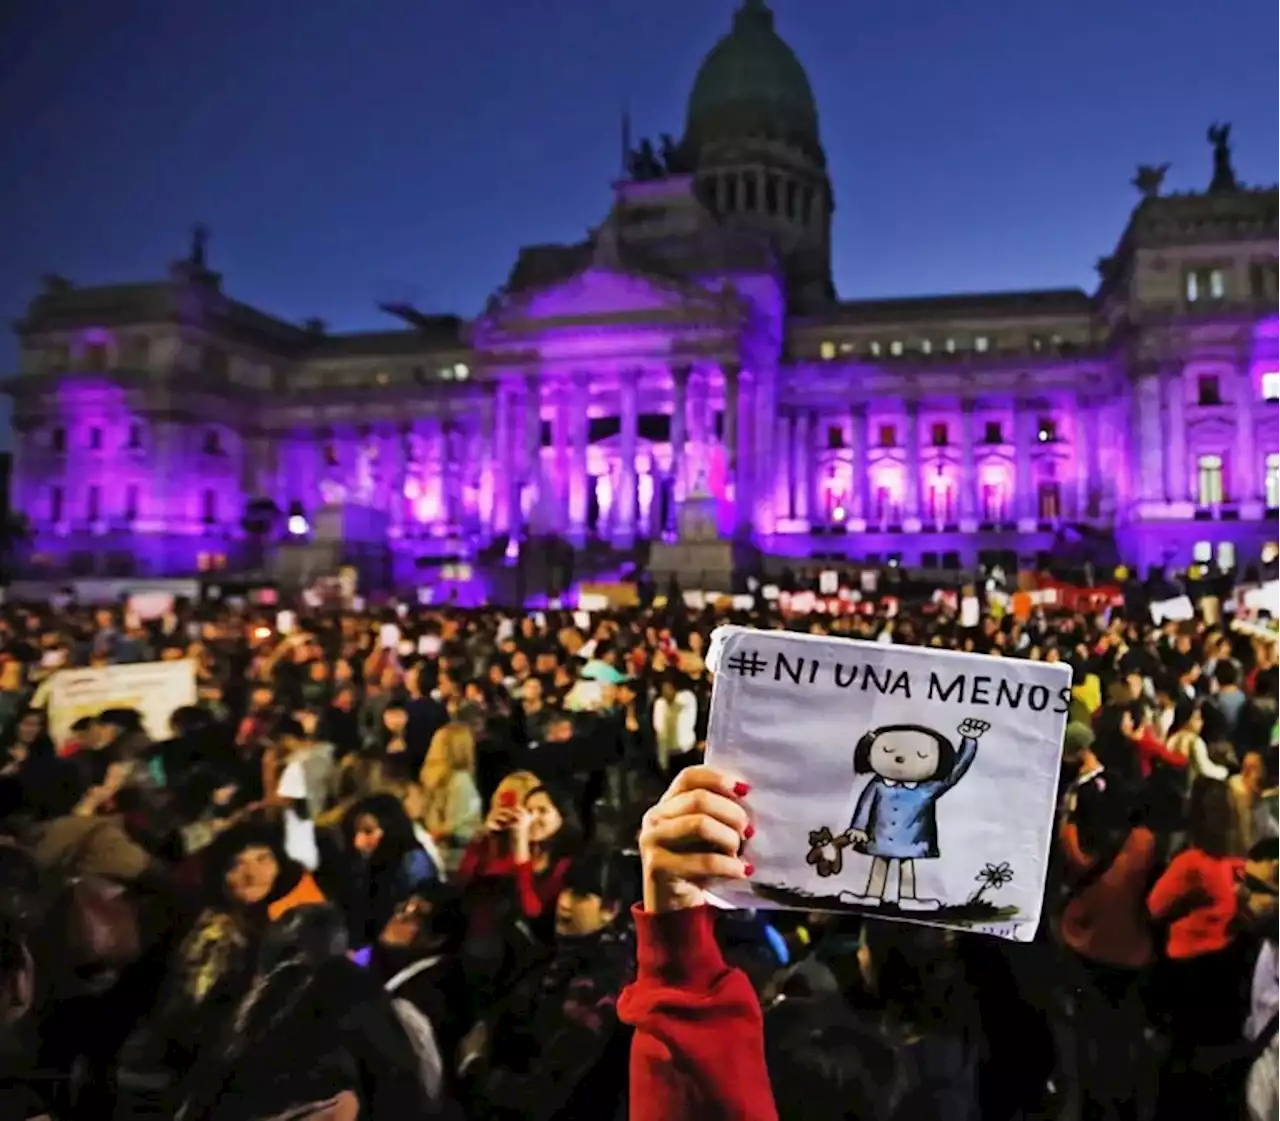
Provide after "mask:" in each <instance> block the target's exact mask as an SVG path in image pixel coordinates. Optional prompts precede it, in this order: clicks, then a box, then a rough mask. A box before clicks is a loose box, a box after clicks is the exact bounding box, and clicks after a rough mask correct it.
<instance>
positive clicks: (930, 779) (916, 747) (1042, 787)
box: [707, 627, 1071, 942]
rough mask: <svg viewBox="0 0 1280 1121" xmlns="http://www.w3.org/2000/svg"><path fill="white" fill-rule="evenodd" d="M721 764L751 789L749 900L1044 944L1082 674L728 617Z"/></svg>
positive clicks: (715, 719) (720, 670)
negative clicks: (1066, 758)
mask: <svg viewBox="0 0 1280 1121" xmlns="http://www.w3.org/2000/svg"><path fill="white" fill-rule="evenodd" d="M707 664H708V666H709V668H710V669H712V671H713V672H714V673H715V686H714V690H713V692H712V697H711V712H710V717H709V727H708V732H707V761H708V762H709V763H711V764H712V765H713V766H716V767H721V768H724V769H725V770H728V771H731V772H733V773H734V774H736V775H738V776H740V777H741V778H742V779H743V781H745V782H746V783H748V784H749V786H750V793H749V794H748V795H747V799H746V805H747V808H748V810H749V812H750V814H751V821H752V824H753V825H754V826H755V835H754V836H753V837H752V839H751V841H750V842H749V843H748V844H747V846H746V850H745V853H744V855H745V858H746V859H748V860H749V861H750V862H751V863H752V864H753V865H754V866H755V870H754V874H753V876H752V878H751V879H750V880H749V881H747V883H746V884H737V883H734V884H728V885H722V887H721V888H719V889H717V895H718V897H719V899H720V901H721V902H723V903H725V904H726V905H729V906H733V907H744V908H752V907H760V908H770V907H773V908H784V909H794V910H802V911H854V912H858V913H860V914H868V915H876V916H883V917H885V918H893V919H901V920H906V921H915V922H924V923H928V924H931V925H937V926H946V927H953V928H957V929H963V930H974V931H980V932H982V933H986V934H994V935H998V936H1000V937H1003V938H1010V939H1015V940H1017V941H1022V942H1025V941H1029V940H1030V939H1031V938H1032V936H1033V935H1034V933H1035V929H1036V925H1037V923H1038V922H1039V918H1040V910H1041V905H1042V901H1043V895H1044V884H1045V869H1046V865H1047V861H1048V855H1049V848H1050V844H1051V842H1052V832H1053V818H1054V812H1055V809H1056V803H1057V790H1058V773H1059V765H1060V760H1061V755H1062V735H1063V730H1064V728H1065V727H1066V721H1067V706H1068V703H1069V701H1070V698H1071V671H1070V669H1069V668H1068V667H1067V666H1065V665H1062V664H1052V663H1045V662H1032V661H1023V660H1018V659H1013V658H989V657H985V656H982V655H977V654H960V653H955V652H953V651H944V650H938V649H934V648H928V647H910V646H895V645H881V644H877V643H867V642H854V641H851V640H848V639H837V638H827V637H823V636H816V635H804V634H793V633H790V632H786V631H757V630H751V629H748V628H745V627H721V628H719V629H717V630H716V631H715V632H714V634H713V635H712V637H711V646H710V649H709V652H708V658H707Z"/></svg>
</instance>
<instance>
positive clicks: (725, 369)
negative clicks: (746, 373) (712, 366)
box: [720, 362, 742, 384]
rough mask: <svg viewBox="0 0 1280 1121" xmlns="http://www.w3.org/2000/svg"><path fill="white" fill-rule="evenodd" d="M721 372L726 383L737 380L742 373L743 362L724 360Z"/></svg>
mask: <svg viewBox="0 0 1280 1121" xmlns="http://www.w3.org/2000/svg"><path fill="white" fill-rule="evenodd" d="M720 374H721V376H722V377H723V378H724V380H725V383H726V384H728V383H730V382H736V381H737V380H738V378H739V377H741V375H742V364H741V363H739V362H722V363H720Z"/></svg>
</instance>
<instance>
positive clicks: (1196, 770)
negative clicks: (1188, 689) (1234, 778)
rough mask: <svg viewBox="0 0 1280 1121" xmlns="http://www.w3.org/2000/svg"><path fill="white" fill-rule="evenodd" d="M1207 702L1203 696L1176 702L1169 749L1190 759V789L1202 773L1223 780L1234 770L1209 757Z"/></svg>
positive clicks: (1188, 782) (1188, 777)
mask: <svg viewBox="0 0 1280 1121" xmlns="http://www.w3.org/2000/svg"><path fill="white" fill-rule="evenodd" d="M1205 703H1206V702H1205V701H1204V700H1202V699H1196V700H1193V699H1191V698H1190V697H1183V698H1182V699H1181V700H1180V701H1178V703H1177V706H1176V708H1175V710H1174V717H1173V724H1172V725H1171V726H1170V729H1169V738H1168V740H1167V744H1168V748H1169V750H1170V751H1174V752H1177V754H1179V755H1181V756H1182V757H1183V758H1185V759H1186V760H1187V787H1188V789H1190V787H1191V785H1192V784H1193V783H1194V782H1195V780H1196V779H1197V778H1199V777H1200V776H1201V775H1203V776H1204V777H1205V778H1212V779H1217V780H1218V781H1219V782H1221V781H1222V780H1223V779H1225V778H1226V777H1227V776H1228V775H1229V774H1230V773H1231V772H1230V771H1229V770H1227V768H1226V767H1224V766H1223V765H1222V764H1221V763H1217V762H1214V760H1213V759H1212V758H1210V756H1209V748H1208V745H1207V744H1206V743H1205V742H1204V706H1205Z"/></svg>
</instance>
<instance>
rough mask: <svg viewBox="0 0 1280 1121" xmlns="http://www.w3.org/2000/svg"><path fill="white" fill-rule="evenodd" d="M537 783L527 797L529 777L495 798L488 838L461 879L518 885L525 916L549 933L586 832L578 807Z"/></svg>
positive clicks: (465, 863)
mask: <svg viewBox="0 0 1280 1121" xmlns="http://www.w3.org/2000/svg"><path fill="white" fill-rule="evenodd" d="M517 775H518V776H519V772H517ZM530 777H532V776H530ZM533 781H534V783H535V785H532V786H530V787H529V788H528V789H527V792H526V793H525V794H524V795H523V796H521V794H520V788H521V787H522V786H525V785H526V780H525V779H524V777H523V776H519V779H518V781H513V782H511V783H509V784H505V785H500V786H499V788H498V789H497V791H495V792H494V796H493V807H492V808H491V809H490V811H489V816H488V818H487V819H486V821H485V831H486V834H487V836H482V837H479V838H477V839H476V840H475V841H473V842H472V844H471V846H470V848H468V850H467V852H466V854H465V855H464V856H463V859H462V863H461V865H460V867H459V868H458V877H459V879H460V880H461V881H462V882H463V883H465V882H467V881H468V880H472V879H489V878H502V879H510V880H512V881H513V882H514V885H515V888H516V898H517V900H518V902H519V907H520V911H521V913H522V914H523V915H524V916H525V918H526V919H530V920H535V921H539V922H540V925H541V926H543V927H546V928H548V929H549V927H550V921H551V917H552V913H553V909H554V905H555V901H556V900H557V899H558V898H559V896H560V889H561V888H562V887H563V886H564V877H565V874H566V872H567V871H568V869H569V863H570V859H571V857H570V854H571V853H572V852H573V851H574V849H575V847H576V846H577V845H578V843H579V842H580V840H581V829H580V827H579V825H578V822H577V813H576V811H575V809H574V807H573V804H572V802H571V801H570V800H569V799H568V798H566V797H565V796H564V795H562V794H559V793H557V792H555V791H553V790H552V789H551V788H550V787H547V786H543V785H538V784H536V779H534V780H533Z"/></svg>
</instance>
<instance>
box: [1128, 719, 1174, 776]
mask: <svg viewBox="0 0 1280 1121" xmlns="http://www.w3.org/2000/svg"><path fill="white" fill-rule="evenodd" d="M1133 746H1134V747H1135V748H1136V749H1137V752H1138V765H1139V766H1140V767H1141V768H1142V777H1143V778H1149V777H1150V775H1151V768H1152V767H1153V766H1155V764H1156V763H1157V762H1160V763H1165V764H1167V765H1168V766H1170V767H1185V766H1186V765H1187V757H1186V756H1185V755H1182V754H1180V753H1178V752H1176V751H1170V750H1169V749H1168V748H1167V747H1165V745H1164V744H1163V743H1161V742H1160V740H1159V739H1157V738H1156V736H1155V733H1154V732H1152V731H1151V729H1150V728H1143V729H1142V734H1141V735H1139V736H1138V738H1137V739H1135V740H1134V741H1133Z"/></svg>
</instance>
